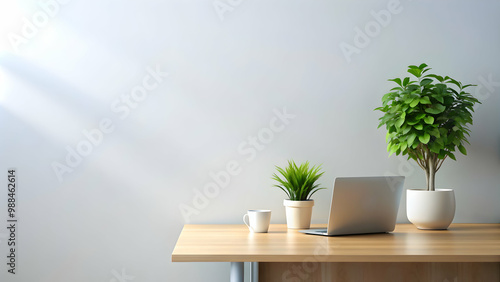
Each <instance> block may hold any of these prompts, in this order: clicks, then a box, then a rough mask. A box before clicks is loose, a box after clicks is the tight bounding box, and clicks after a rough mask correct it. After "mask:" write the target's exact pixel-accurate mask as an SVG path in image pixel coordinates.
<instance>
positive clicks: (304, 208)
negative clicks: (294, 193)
mask: <svg viewBox="0 0 500 282" xmlns="http://www.w3.org/2000/svg"><path fill="white" fill-rule="evenodd" d="M283 205H284V206H285V209H286V224H287V226H288V228H290V229H307V228H309V227H310V226H311V216H312V208H313V206H314V200H307V201H290V200H284V201H283Z"/></svg>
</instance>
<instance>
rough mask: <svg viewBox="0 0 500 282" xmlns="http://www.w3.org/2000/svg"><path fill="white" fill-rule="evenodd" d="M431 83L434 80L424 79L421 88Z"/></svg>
mask: <svg viewBox="0 0 500 282" xmlns="http://www.w3.org/2000/svg"><path fill="white" fill-rule="evenodd" d="M431 82H432V79H430V78H424V79H422V81H420V86H426V85H428V84H429V83H431Z"/></svg>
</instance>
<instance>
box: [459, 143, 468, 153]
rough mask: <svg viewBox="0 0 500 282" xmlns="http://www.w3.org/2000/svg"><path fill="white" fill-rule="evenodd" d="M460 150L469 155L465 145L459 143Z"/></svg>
mask: <svg viewBox="0 0 500 282" xmlns="http://www.w3.org/2000/svg"><path fill="white" fill-rule="evenodd" d="M458 150H459V151H460V153H462V154H464V155H467V150H466V149H465V147H464V145H462V144H460V145H458Z"/></svg>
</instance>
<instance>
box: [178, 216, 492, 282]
mask: <svg viewBox="0 0 500 282" xmlns="http://www.w3.org/2000/svg"><path fill="white" fill-rule="evenodd" d="M312 227H313V228H321V227H323V228H324V227H325V226H324V225H314V226H312ZM172 261H173V262H234V263H233V264H232V270H231V271H241V267H242V264H237V262H260V263H259V272H258V273H259V278H260V279H259V281H273V282H275V281H449V282H455V281H500V224H452V225H451V226H450V228H449V229H448V230H440V231H436V230H433V231H424V230H418V229H416V228H415V227H414V226H413V225H411V224H398V225H397V226H396V230H395V231H394V232H393V233H389V234H370V235H350V236H336V237H323V236H314V235H306V234H302V233H299V232H298V231H296V230H288V229H287V228H286V225H284V224H272V225H271V226H270V228H269V233H255V234H254V233H250V232H248V229H247V227H246V226H245V225H185V226H184V228H183V230H182V232H181V234H180V236H179V239H178V241H177V244H176V246H175V248H174V251H173V252H172ZM235 268H236V269H235ZM236 276H238V275H236ZM236 276H233V277H236ZM238 279H239V278H238Z"/></svg>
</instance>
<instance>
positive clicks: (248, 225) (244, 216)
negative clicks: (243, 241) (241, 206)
mask: <svg viewBox="0 0 500 282" xmlns="http://www.w3.org/2000/svg"><path fill="white" fill-rule="evenodd" d="M245 218H248V213H246V214H244V215H243V223H245V224H246V226H247V227H248V229H250V231H252V232H253V228H252V227H251V226H250V224H248V223H247V221H246V220H245Z"/></svg>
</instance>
